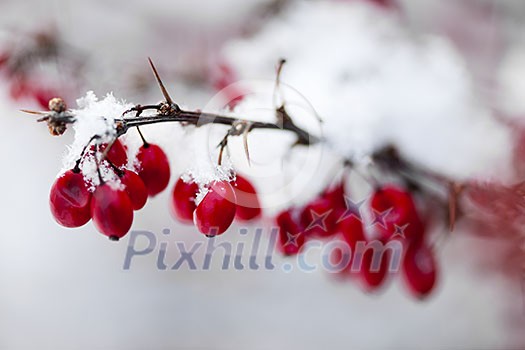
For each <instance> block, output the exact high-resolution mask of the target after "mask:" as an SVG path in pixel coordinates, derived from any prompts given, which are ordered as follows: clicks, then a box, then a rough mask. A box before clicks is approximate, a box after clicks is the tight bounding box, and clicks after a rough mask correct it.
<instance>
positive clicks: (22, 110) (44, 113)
mask: <svg viewBox="0 0 525 350" xmlns="http://www.w3.org/2000/svg"><path fill="white" fill-rule="evenodd" d="M20 112H24V113H28V114H36V115H46V114H47V113H46V112H39V111H30V110H28V109H21V110H20Z"/></svg>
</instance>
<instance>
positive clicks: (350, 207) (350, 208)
mask: <svg viewBox="0 0 525 350" xmlns="http://www.w3.org/2000/svg"><path fill="white" fill-rule="evenodd" d="M364 203H365V200H362V201H360V202H357V203H356V202H354V201H353V200H352V199H351V198H350V197H348V196H345V206H346V209H345V212H344V213H343V215H341V217H340V218H339V220H337V222H338V223H339V222H341V221H343V220H346V219H348V218H349V217H351V216H355V217H356V219H358V220H359V221H363V220H362V219H361V206H362V205H363V204H364Z"/></svg>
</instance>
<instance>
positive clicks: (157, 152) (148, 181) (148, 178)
mask: <svg viewBox="0 0 525 350" xmlns="http://www.w3.org/2000/svg"><path fill="white" fill-rule="evenodd" d="M137 160H138V161H139V163H140V165H139V170H138V174H139V176H140V177H141V179H142V181H144V184H145V185H146V188H147V189H148V194H149V196H150V197H153V196H155V195H157V194H159V193H160V192H162V191H164V190H165V189H166V187H168V183H169V182H170V164H169V161H168V157H167V156H166V153H164V151H163V150H162V148H160V147H159V146H157V145H154V144H145V145H143V146H142V147H140V149H139V152H138V154H137Z"/></svg>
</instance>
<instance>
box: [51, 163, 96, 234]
mask: <svg viewBox="0 0 525 350" xmlns="http://www.w3.org/2000/svg"><path fill="white" fill-rule="evenodd" d="M90 202H91V193H90V192H89V191H88V189H87V186H86V183H85V181H84V176H83V175H82V173H80V172H74V171H73V170H68V171H66V172H65V173H64V174H62V175H61V176H60V177H58V178H57V179H56V181H55V183H54V184H53V186H52V187H51V192H50V195H49V205H50V207H51V213H52V214H53V217H54V218H55V220H56V221H57V222H58V223H59V224H60V225H62V226H65V227H80V226H82V225H84V224H86V223H87V222H88V221H89V220H90V219H91V213H90Z"/></svg>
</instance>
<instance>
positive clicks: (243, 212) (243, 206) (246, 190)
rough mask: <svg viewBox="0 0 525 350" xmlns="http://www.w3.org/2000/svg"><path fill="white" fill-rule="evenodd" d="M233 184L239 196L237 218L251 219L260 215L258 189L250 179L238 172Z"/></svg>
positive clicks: (237, 196) (236, 194)
mask: <svg viewBox="0 0 525 350" xmlns="http://www.w3.org/2000/svg"><path fill="white" fill-rule="evenodd" d="M232 185H233V189H234V190H235V197H236V198H237V211H236V212H235V218H236V219H238V220H241V221H250V220H253V219H256V218H258V217H260V216H261V204H260V203H259V198H258V197H257V191H256V190H255V187H253V185H252V184H251V183H250V181H248V180H247V179H245V178H244V177H242V176H241V175H239V174H237V178H236V180H235V182H234V183H233V184H232Z"/></svg>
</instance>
